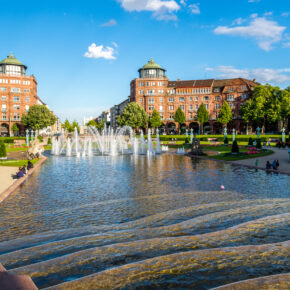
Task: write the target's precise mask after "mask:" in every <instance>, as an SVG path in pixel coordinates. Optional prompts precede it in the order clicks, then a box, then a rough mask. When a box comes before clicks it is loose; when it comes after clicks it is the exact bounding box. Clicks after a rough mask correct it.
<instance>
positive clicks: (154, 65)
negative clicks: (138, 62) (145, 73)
mask: <svg viewBox="0 0 290 290" xmlns="http://www.w3.org/2000/svg"><path fill="white" fill-rule="evenodd" d="M152 68H159V69H163V68H162V67H161V66H160V65H159V64H157V63H156V62H155V61H154V60H153V59H152V58H150V60H149V61H148V63H146V64H145V65H144V66H143V67H142V69H152Z"/></svg>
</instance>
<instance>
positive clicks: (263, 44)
mask: <svg viewBox="0 0 290 290" xmlns="http://www.w3.org/2000/svg"><path fill="white" fill-rule="evenodd" d="M0 31H1V46H0V58H1V59H3V58H5V57H6V56H7V55H8V54H9V53H10V52H13V53H14V55H15V56H16V57H17V58H18V59H19V60H21V61H22V62H23V63H24V64H26V65H27V66H28V73H29V74H34V75H35V76H36V78H37V80H38V95H39V97H40V98H41V99H43V101H44V102H46V103H47V104H48V105H49V106H50V108H51V109H52V110H54V111H55V112H56V113H57V115H59V116H60V117H61V118H62V119H64V118H65V117H68V118H69V119H70V120H73V119H77V120H79V121H80V120H82V118H83V117H85V116H97V115H98V114H99V113H100V112H101V111H103V110H105V109H108V108H110V107H111V106H113V105H114V104H118V103H120V102H121V101H123V100H124V99H125V98H127V97H128V95H129V94H130V81H131V80H132V79H134V78H135V77H137V76H138V74H137V70H138V69H139V68H140V67H142V66H143V65H144V64H145V63H146V62H147V61H148V60H149V59H150V58H151V57H152V58H153V59H154V60H155V61H156V62H157V63H158V64H160V65H161V66H163V67H164V68H165V69H166V70H167V76H168V77H169V79H170V80H175V79H177V78H180V79H184V80H190V79H203V78H232V77H245V78H249V79H253V78H256V79H257V80H258V81H259V82H262V83H267V82H268V83H271V84H273V85H278V86H280V87H282V88H283V87H286V86H288V85H290V5H289V1H287V0H275V1H273V0H235V1H232V0H219V1H215V0H198V1H191V0H168V1H165V0H164V1H162V0H95V1H86V0H83V1H60V0H58V1H56V0H50V1H47V0H45V1H39V0H38V1H34V0H33V1H29V0H28V1H20V0H15V1H13V4H11V3H9V2H7V1H6V3H2V4H1V9H0Z"/></svg>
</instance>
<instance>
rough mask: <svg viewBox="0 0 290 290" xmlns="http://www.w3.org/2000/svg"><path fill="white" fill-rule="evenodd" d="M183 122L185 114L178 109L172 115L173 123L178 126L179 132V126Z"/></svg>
mask: <svg viewBox="0 0 290 290" xmlns="http://www.w3.org/2000/svg"><path fill="white" fill-rule="evenodd" d="M185 120H186V118H185V114H184V112H183V111H182V110H181V108H180V107H179V108H178V109H177V110H176V112H175V114H174V121H175V122H176V123H178V124H179V131H180V127H181V125H182V124H184V123H185Z"/></svg>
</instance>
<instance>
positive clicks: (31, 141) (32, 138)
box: [31, 129, 33, 142]
mask: <svg viewBox="0 0 290 290" xmlns="http://www.w3.org/2000/svg"><path fill="white" fill-rule="evenodd" d="M32 141H33V130H32V129H31V142H32Z"/></svg>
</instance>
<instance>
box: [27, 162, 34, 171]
mask: <svg viewBox="0 0 290 290" xmlns="http://www.w3.org/2000/svg"><path fill="white" fill-rule="evenodd" d="M32 168H33V164H32V162H31V161H30V160H28V163H27V169H28V170H30V169H32Z"/></svg>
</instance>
